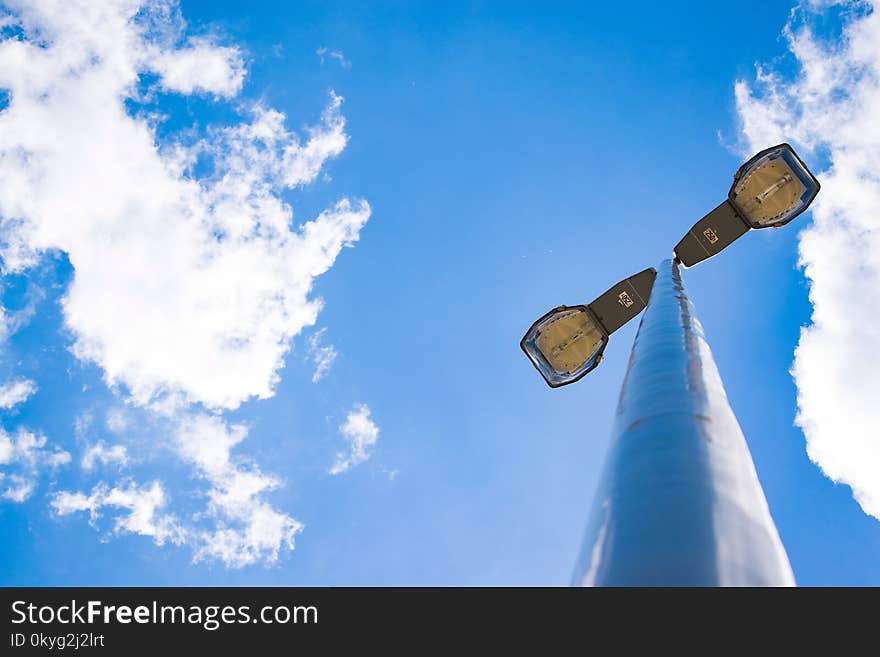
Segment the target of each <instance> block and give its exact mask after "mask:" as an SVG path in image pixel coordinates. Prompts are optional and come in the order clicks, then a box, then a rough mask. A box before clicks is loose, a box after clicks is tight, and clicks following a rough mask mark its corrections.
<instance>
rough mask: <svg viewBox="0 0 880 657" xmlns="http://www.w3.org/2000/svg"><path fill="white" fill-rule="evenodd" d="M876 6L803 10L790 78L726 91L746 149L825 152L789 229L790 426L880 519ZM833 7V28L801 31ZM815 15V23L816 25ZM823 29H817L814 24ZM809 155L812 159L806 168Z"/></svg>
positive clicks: (770, 77) (791, 37)
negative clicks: (792, 250) (794, 399)
mask: <svg viewBox="0 0 880 657" xmlns="http://www.w3.org/2000/svg"><path fill="white" fill-rule="evenodd" d="M878 8H880V5H878V3H876V2H871V3H855V2H852V3H847V4H845V5H844V6H843V11H840V9H841V8H840V7H836V8H835V7H831V8H829V6H827V3H822V4H820V3H814V4H813V5H811V6H809V7H808V8H802V9H800V10H798V11H797V12H795V13H794V14H793V17H792V20H791V22H790V23H789V25H788V26H787V27H786V29H785V36H786V39H787V41H788V46H789V49H790V51H791V53H792V54H793V56H794V58H795V60H796V62H797V72H796V74H795V75H793V76H789V75H784V74H782V73H777V72H775V71H768V70H765V69H762V68H759V69H758V75H757V79H756V80H755V81H754V82H753V83H747V82H745V81H740V82H738V83H737V85H736V101H737V109H738V112H739V116H740V118H741V120H742V128H743V132H744V134H745V137H746V141H747V142H748V148H749V151H754V150H756V149H758V148H763V147H766V146H767V145H770V144H774V143H778V142H780V141H784V140H788V141H791V142H793V143H795V145H796V147H797V148H798V149H802V150H804V151H806V152H807V153H810V152H812V153H814V154H823V155H827V157H828V160H829V162H830V166H829V167H828V168H827V169H826V170H825V171H822V172H820V173H819V175H818V177H819V179H820V182H821V183H822V190H821V191H820V193H819V196H818V197H817V199H816V201H815V203H814V204H813V206H812V207H813V213H812V214H813V221H812V223H811V224H807V227H806V228H805V229H804V230H803V231H802V232H801V234H800V249H799V250H800V263H801V265H802V266H803V267H804V271H805V274H806V276H807V278H808V279H809V283H810V301H811V302H812V304H813V314H812V318H811V324H810V325H809V326H807V327H805V328H804V329H802V331H801V336H800V342H799V344H798V346H797V349H796V351H795V360H794V365H793V367H792V374H793V376H794V379H795V382H796V384H797V389H798V415H797V424H798V425H799V426H800V427H801V428H802V429H803V431H804V435H805V436H806V439H807V453H808V454H809V456H810V458H811V459H812V460H813V461H814V462H815V463H817V464H818V465H819V466H820V467H821V468H822V470H823V471H824V472H825V474H827V475H828V476H829V477H830V478H831V479H833V480H834V481H836V482H842V483H845V484H848V485H849V486H851V487H852V490H853V493H854V496H855V498H856V500H857V501H858V502H859V504H860V505H861V506H862V508H863V509H864V511H865V512H866V513H868V514H870V515H872V516H874V517H876V518H880V476H878V475H880V432H878V427H880V406H878V405H877V400H878V399H880V378H878V377H877V376H876V372H875V370H876V354H878V353H880V327H878V324H877V318H878V317H880V297H878V295H877V290H878V289H880V215H878V208H880V175H878V171H880V11H878ZM828 11H839V12H840V13H839V16H840V18H841V20H842V24H843V31H842V34H841V35H840V36H839V38H835V39H831V40H826V39H822V38H819V37H817V36H816V34H815V30H813V29H811V25H812V24H814V23H813V21H814V20H815V19H817V17H818V16H821V15H822V14H824V13H825V12H828ZM820 21H821V18H820V19H818V20H816V21H815V24H819V22H820ZM825 24H826V25H827V24H828V23H827V22H826V23H825ZM815 160H816V157H815V156H814V158H813V159H811V160H810V161H811V162H814V161H815Z"/></svg>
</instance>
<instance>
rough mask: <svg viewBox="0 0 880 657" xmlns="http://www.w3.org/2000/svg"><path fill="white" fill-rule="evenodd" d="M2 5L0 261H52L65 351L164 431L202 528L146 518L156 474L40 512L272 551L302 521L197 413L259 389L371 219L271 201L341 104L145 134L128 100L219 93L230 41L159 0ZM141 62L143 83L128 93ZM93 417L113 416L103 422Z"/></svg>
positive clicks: (213, 547) (240, 433) (230, 66)
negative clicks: (298, 219)
mask: <svg viewBox="0 0 880 657" xmlns="http://www.w3.org/2000/svg"><path fill="white" fill-rule="evenodd" d="M7 4H8V5H9V7H10V8H11V10H12V14H11V17H10V19H9V23H10V24H14V25H16V26H19V27H20V28H21V36H15V37H10V38H7V39H5V40H3V41H0V89H3V90H7V91H8V92H9V98H10V102H9V105H8V106H7V107H6V108H5V109H4V110H2V111H0V258H2V273H10V272H19V273H20V272H25V271H27V270H28V268H30V267H32V266H34V265H35V264H36V263H37V262H39V260H40V258H41V257H43V255H44V254H47V253H52V252H58V251H60V252H64V253H65V254H66V255H67V258H68V259H69V261H70V263H71V265H72V267H73V278H72V282H71V283H70V285H69V288H68V290H67V292H66V294H65V296H64V299H63V308H62V309H63V316H64V321H65V325H66V328H67V329H68V330H69V331H70V333H71V335H72V336H73V340H74V342H73V346H72V350H73V353H74V354H75V355H76V356H77V357H78V358H79V359H81V360H83V361H88V362H92V363H95V364H96V365H98V366H99V367H100V368H101V369H102V371H103V374H104V379H105V381H106V383H107V384H108V385H109V386H111V387H112V388H113V389H114V390H116V391H117V392H119V394H120V395H122V396H123V397H125V401H126V402H127V403H130V404H133V405H134V406H140V407H142V408H145V409H149V410H150V411H151V412H153V413H155V414H156V417H163V418H164V420H163V421H167V422H170V423H172V426H177V427H178V429H179V430H178V431H177V432H176V433H177V442H178V443H179V450H178V451H179V453H180V455H181V456H182V457H183V458H184V459H185V460H186V461H187V462H188V463H189V464H190V465H191V466H192V467H194V468H195V470H196V472H197V474H198V476H199V477H200V479H201V481H204V482H206V483H207V485H208V489H207V494H206V495H207V499H208V509H207V511H206V512H205V513H203V514H200V518H202V519H209V520H211V521H212V522H213V524H212V525H211V526H208V527H202V526H201V525H198V523H195V524H192V526H190V523H188V522H186V523H183V522H181V521H178V520H177V519H175V517H174V516H172V515H170V514H165V515H162V514H160V512H159V509H161V508H163V507H164V506H165V505H166V503H167V501H168V498H169V496H167V495H166V493H165V490H164V488H163V485H162V483H161V482H160V481H154V482H153V483H152V484H151V485H150V486H149V487H141V486H139V485H137V484H135V483H133V482H127V483H123V484H120V485H116V486H113V487H110V486H109V485H107V484H101V485H99V486H97V487H95V488H94V489H92V491H91V493H89V494H85V493H77V492H64V493H60V494H59V495H58V496H57V497H56V498H55V501H54V504H55V507H56V510H57V511H58V513H59V514H61V515H63V514H65V513H72V512H74V511H75V510H81V511H88V512H89V514H90V517H92V519H93V521H94V520H95V519H97V517H98V516H99V515H100V514H104V513H112V514H114V515H115V517H116V524H115V530H114V531H116V532H121V531H131V532H136V533H140V534H144V535H146V536H151V537H152V538H153V539H154V541H155V542H157V543H163V542H165V541H166V540H170V541H172V542H174V543H188V544H190V545H192V546H193V549H194V550H195V558H196V559H220V560H222V561H223V562H224V563H226V564H227V565H229V566H232V567H238V566H242V565H247V564H250V563H254V562H256V561H259V560H263V561H268V562H272V561H274V560H276V559H277V558H278V556H279V554H280V552H281V551H283V550H288V549H293V539H294V536H295V534H296V533H297V532H299V531H300V530H301V529H302V525H301V524H300V523H299V522H298V521H296V520H294V519H293V518H291V517H290V516H288V515H287V514H285V513H283V512H281V511H278V510H276V509H275V508H274V507H273V506H271V504H270V503H269V502H268V501H267V498H266V496H267V494H268V493H269V492H271V491H272V490H274V489H276V488H278V487H279V486H280V485H281V482H280V481H279V480H278V479H276V478H275V477H273V476H272V475H269V474H264V473H263V472H262V471H261V470H260V469H259V468H258V467H257V466H256V465H255V464H252V463H249V462H248V461H247V460H246V459H244V457H242V456H239V457H235V458H233V457H232V455H231V454H230V450H232V448H233V447H235V446H236V445H237V444H238V443H239V442H240V441H241V440H242V439H243V438H244V436H245V434H246V430H245V429H244V428H242V427H240V426H228V425H227V424H226V422H225V421H224V420H223V419H222V417H221V416H219V415H212V414H209V413H205V412H203V410H197V409H204V408H207V409H208V410H209V411H211V412H212V413H217V412H222V411H224V410H228V409H235V408H237V407H238V406H239V405H240V404H241V403H243V402H244V401H246V400H248V399H253V398H267V397H270V396H271V395H272V394H273V393H274V387H275V385H276V383H277V381H278V377H279V374H278V372H279V370H280V368H281V366H282V364H283V359H284V356H285V355H286V353H287V352H288V350H289V349H290V345H291V342H292V339H293V338H294V336H296V335H297V334H299V333H300V332H301V331H302V330H303V329H304V328H305V327H308V326H312V325H313V324H314V323H315V321H316V318H317V316H318V313H319V311H320V309H321V306H322V300H321V299H318V298H314V297H312V296H311V292H312V286H313V282H314V279H315V278H316V277H317V276H319V275H321V274H322V273H324V272H326V271H327V270H328V269H329V268H330V267H332V266H333V264H334V262H335V260H336V258H337V256H338V255H339V254H340V252H341V250H342V249H343V248H344V247H346V246H352V245H353V244H354V243H355V242H356V241H357V240H358V237H359V233H360V230H361V228H362V227H363V226H364V224H365V223H366V222H367V220H368V219H369V217H370V207H369V205H368V204H367V203H366V201H362V200H351V199H348V198H342V199H339V200H338V201H337V202H335V203H334V204H332V205H330V206H329V207H328V208H326V209H325V210H324V211H323V212H321V213H319V214H318V216H317V217H315V218H313V219H311V220H310V221H306V222H304V223H301V224H300V225H297V224H295V223H294V221H293V211H292V209H291V207H290V206H289V205H288V203H287V202H286V201H285V200H284V198H283V195H284V194H285V193H286V192H287V191H288V190H290V189H291V188H294V187H298V186H302V185H306V184H308V183H310V182H313V181H314V180H316V179H318V177H319V175H320V174H321V173H322V172H323V170H324V167H325V165H326V163H327V162H328V160H330V159H332V158H334V157H336V156H338V155H339V154H340V153H341V152H342V151H343V149H344V148H345V146H346V144H347V140H348V137H347V135H346V133H345V120H344V117H343V116H342V114H341V105H342V98H341V97H340V96H337V95H336V94H334V93H332V92H331V96H330V101H329V104H328V106H327V108H326V110H325V111H324V113H323V114H322V116H321V119H320V121H319V122H318V124H317V125H315V126H313V127H311V128H307V129H306V130H305V132H304V135H303V137H300V136H299V135H297V134H295V133H293V132H291V131H289V130H288V129H287V128H286V127H285V125H286V117H285V115H284V114H283V113H281V112H278V111H277V110H274V109H272V108H269V107H265V106H262V105H259V104H258V105H255V106H253V107H251V108H250V109H246V107H247V106H246V105H245V104H243V103H240V102H238V103H237V104H236V106H235V107H236V108H245V109H242V110H241V111H242V112H245V113H246V118H245V119H244V120H242V121H241V122H240V123H237V124H234V125H228V126H225V127H222V126H221V127H217V126H215V127H210V128H208V129H207V130H206V131H205V132H204V133H203V134H201V137H200V138H198V137H194V136H193V135H197V134H198V133H196V132H194V131H195V128H193V130H184V131H181V132H180V133H178V134H177V136H174V135H172V136H170V137H168V136H166V137H163V138H162V139H159V138H158V137H157V134H158V132H157V129H158V126H159V124H158V123H157V122H158V121H161V119H160V118H157V117H160V116H161V111H159V110H156V109H152V110H150V111H149V112H148V111H147V110H144V113H143V114H132V113H131V112H130V111H129V109H128V106H127V102H128V101H135V102H136V103H137V102H141V103H144V102H150V99H151V98H152V99H155V98H157V97H158V95H157V94H154V93H153V90H155V89H157V88H158V89H161V90H164V91H169V92H177V93H181V94H191V93H200V94H206V95H208V96H209V98H208V100H209V101H211V100H213V101H215V102H219V101H220V100H221V99H233V98H235V97H236V95H237V94H238V93H239V90H240V89H241V88H242V84H243V80H244V77H245V69H244V64H243V62H244V57H243V55H242V53H241V52H240V50H239V49H238V48H236V47H234V46H228V45H222V44H220V43H219V42H218V41H217V39H214V38H208V37H201V38H199V39H186V38H185V32H186V25H185V23H184V22H183V19H182V17H181V16H180V13H179V10H178V8H177V5H176V3H175V2H173V1H172V0H111V1H108V2H105V3H98V2H94V1H93V0H27V1H25V0H12V1H11V2H8V3H7ZM144 74H147V75H144ZM149 74H155V75H157V76H158V82H156V83H155V84H153V86H152V87H151V88H147V89H144V85H148V86H149V84H150V83H149V82H148V81H149V79H150V77H149ZM196 128H197V126H196ZM107 426H108V427H109V428H110V430H111V431H116V432H118V430H121V429H120V428H121V427H122V424H118V425H117V424H116V423H115V420H111V418H110V417H109V416H108V418H107ZM114 426H115V427H117V428H114ZM120 447H121V446H120ZM102 449H103V448H102ZM108 449H111V450H112V449H115V448H108ZM101 454H103V455H104V456H106V455H107V453H106V451H102V452H101ZM121 455H122V452H121V451H119V452H116V453H115V456H113V457H110V458H111V460H112V459H115V460H117V461H119V460H120V459H121ZM126 456H127V453H126ZM68 458H69V455H68ZM101 458H102V457H100V456H98V453H97V452H96V453H95V454H94V455H93V456H92V457H91V458H90V459H84V462H85V463H88V464H89V465H94V464H95V463H96V462H98V461H101ZM85 463H84V464H85ZM197 525H198V526H197Z"/></svg>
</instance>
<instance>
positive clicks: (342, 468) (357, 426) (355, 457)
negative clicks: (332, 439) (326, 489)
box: [329, 404, 379, 475]
mask: <svg viewBox="0 0 880 657" xmlns="http://www.w3.org/2000/svg"><path fill="white" fill-rule="evenodd" d="M339 432H340V433H341V434H342V437H343V438H344V439H345V442H346V443H347V444H348V449H347V450H346V451H344V452H337V453H336V461H335V463H333V465H332V466H331V467H330V470H329V472H330V474H332V475H338V474H342V473H343V472H347V471H348V470H350V469H351V468H353V467H354V466H356V465H358V464H360V463H363V462H364V461H366V460H367V459H368V458H370V454H371V453H372V450H373V447H374V446H375V444H376V441H378V440H379V427H378V426H376V423H375V422H373V420H372V419H371V418H370V409H369V407H367V405H366V404H355V406H354V408H353V409H352V410H351V411H350V412H349V414H348V417H346V418H345V422H344V423H343V424H342V426H340V427H339Z"/></svg>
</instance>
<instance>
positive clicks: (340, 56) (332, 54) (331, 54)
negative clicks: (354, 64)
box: [315, 46, 351, 68]
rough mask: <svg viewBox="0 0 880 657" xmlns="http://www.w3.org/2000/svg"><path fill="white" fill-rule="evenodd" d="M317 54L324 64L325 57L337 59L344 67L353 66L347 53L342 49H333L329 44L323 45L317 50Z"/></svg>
mask: <svg viewBox="0 0 880 657" xmlns="http://www.w3.org/2000/svg"><path fill="white" fill-rule="evenodd" d="M315 54H316V55H317V56H318V57H320V58H321V64H322V65H323V64H324V57H328V58H330V59H333V60H336V62H337V63H338V64H339V65H340V66H341V67H342V68H351V62H350V61H348V60H347V59H346V58H345V54H344V53H343V52H342V51H341V50H331V49H330V48H328V47H327V46H321V47H320V48H318V49H317V50H316V51H315Z"/></svg>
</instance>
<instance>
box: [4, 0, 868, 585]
mask: <svg viewBox="0 0 880 657" xmlns="http://www.w3.org/2000/svg"><path fill="white" fill-rule="evenodd" d="M0 4H2V6H3V7H4V8H5V9H4V11H3V12H2V13H0V16H2V18H0V34H2V37H3V41H2V43H0V90H3V91H2V92H0V274H2V279H0V304H2V314H0V532H2V536H3V538H4V540H3V541H2V542H0V584H6V585H172V586H173V585H321V586H325V585H330V586H334V585H420V584H432V585H514V584H517V585H543V584H550V585H565V584H567V583H568V582H569V579H570V577H571V573H572V568H573V566H574V563H575V559H576V556H577V554H578V551H579V549H580V542H581V538H582V534H583V531H584V527H585V523H586V520H587V516H588V514H589V510H590V505H591V501H592V497H593V493H594V491H595V489H596V486H597V483H598V477H599V474H600V472H601V469H602V465H603V461H604V456H605V454H606V451H607V448H608V441H609V438H610V431H611V426H612V422H613V417H614V410H615V403H616V399H617V396H618V391H619V386H620V383H621V381H622V379H623V374H624V371H625V367H626V362H627V359H628V352H629V349H630V346H631V344H632V339H633V337H634V336H635V332H636V330H637V322H632V323H631V324H630V325H627V326H626V327H624V328H623V329H621V330H620V331H619V332H617V333H615V335H614V336H613V337H612V340H611V343H610V345H609V347H608V349H607V350H606V352H605V360H604V361H603V362H602V364H601V366H600V367H599V368H598V369H596V370H595V371H594V372H592V373H590V375H589V376H588V377H586V378H585V379H583V380H582V381H581V382H579V383H578V384H576V385H572V386H568V387H565V388H561V389H556V390H551V389H549V388H548V387H547V386H546V384H544V382H543V381H542V380H541V378H540V377H539V376H538V374H537V373H536V372H535V371H534V369H533V368H532V367H531V365H530V364H529V363H528V361H527V360H526V358H525V357H524V355H523V354H522V352H521V351H520V349H519V346H518V342H519V339H520V338H521V337H522V334H523V333H524V332H525V330H526V329H527V328H528V327H529V325H530V324H531V323H532V322H533V321H534V319H536V318H537V317H539V316H540V315H542V314H543V313H544V312H546V311H547V310H548V309H549V308H551V307H554V306H556V305H559V304H561V303H565V304H576V303H586V302H589V301H590V300H591V299H592V298H594V297H595V296H597V295H598V294H600V293H601V292H603V291H605V289H606V288H607V287H608V286H610V285H611V284H612V283H614V282H616V281H618V280H620V279H622V278H624V277H626V276H629V275H630V274H633V273H635V272H637V271H640V270H642V269H644V268H645V267H647V266H651V265H656V264H657V263H659V262H660V261H661V260H662V259H664V258H667V257H669V255H670V253H671V249H672V247H673V246H674V244H675V243H676V242H677V241H678V239H679V238H680V237H681V235H682V234H684V232H685V231H686V230H687V229H688V228H689V227H690V226H691V225H692V224H693V223H694V222H695V221H696V220H697V219H699V218H700V217H702V216H703V215H704V214H705V213H707V212H708V211H709V210H711V209H712V208H714V207H715V206H716V205H717V204H718V203H719V202H720V201H721V200H723V198H724V197H725V195H726V193H727V189H728V187H729V185H730V181H731V176H732V174H733V172H734V171H735V170H736V169H737V167H738V166H739V165H740V163H741V162H743V161H744V160H745V159H746V158H747V157H748V156H749V155H751V154H752V153H754V152H756V151H757V150H760V149H762V148H765V147H767V146H770V145H773V144H775V143H779V142H781V141H789V142H790V143H792V144H793V145H794V146H795V147H796V148H797V150H798V152H799V154H800V155H801V156H802V157H803V158H804V160H805V161H806V162H807V163H808V164H809V165H810V167H811V169H812V170H813V171H814V172H815V173H817V175H818V177H819V179H820V181H821V183H822V191H821V192H820V195H819V198H818V199H817V201H816V203H815V204H814V207H813V209H812V210H811V211H809V212H807V213H805V214H803V215H801V216H800V217H798V218H797V219H796V220H795V221H794V222H792V223H791V224H789V225H788V226H787V227H786V228H785V229H784V230H778V231H776V230H772V231H771V230H767V231H754V232H752V233H750V234H748V235H747V236H745V237H744V238H742V239H741V240H739V241H738V242H737V243H736V244H734V245H732V246H731V247H730V248H729V249H727V250H726V251H725V252H724V253H723V254H721V255H719V256H718V257H716V258H713V259H712V260H710V261H707V262H706V263H704V264H702V265H700V266H699V267H695V268H693V269H691V270H688V271H686V272H684V282H685V285H686V286H687V289H688V291H689V293H690V296H691V299H692V301H693V302H694V304H695V306H696V308H697V311H698V313H699V317H700V320H701V322H702V324H703V326H704V329H705V332H706V335H707V338H708V340H709V343H710V345H711V347H712V349H713V353H714V355H715V358H716V361H717V364H718V367H719V371H720V373H721V375H722V377H723V378H724V381H725V384H726V388H727V393H728V397H729V400H730V403H731V406H732V408H733V410H734V411H735V413H736V414H737V417H738V419H739V421H740V424H741V426H742V428H743V431H744V434H745V436H746V438H747V441H748V444H749V447H750V450H751V452H752V456H753V459H754V462H755V466H756V469H757V472H758V475H759V478H760V480H761V483H762V485H763V487H764V492H765V494H766V497H767V500H768V502H769V505H770V510H771V513H772V515H773V517H774V519H775V521H776V524H777V526H778V528H779V532H780V536H781V538H782V541H783V543H784V545H785V547H786V549H787V552H788V555H789V558H790V560H791V563H792V568H793V570H794V573H795V576H796V579H797V581H798V583H799V584H801V585H878V584H880V561H878V559H877V558H876V555H877V554H880V522H878V516H880V483H878V482H880V477H877V476H876V473H877V472H878V470H880V444H878V439H880V438H878V435H877V427H878V426H880V411H878V410H877V408H876V403H875V400H876V398H877V396H878V394H880V388H878V385H880V384H878V382H877V380H876V378H875V377H873V376H872V375H871V371H870V370H871V366H872V365H873V364H875V363H876V354H877V353H880V332H878V331H877V329H876V327H875V326H874V325H873V324H872V322H871V319H872V318H874V317H877V316H878V314H880V302H878V301H877V299H876V298H874V297H873V296H872V291H873V290H876V289H877V287H878V285H880V262H878V259H877V257H876V255H874V254H875V253H878V252H880V248H871V247H872V246H876V247H880V224H878V222H877V219H876V215H875V214H874V210H873V208H875V207H877V202H880V180H878V178H877V176H876V173H875V172H876V171H877V170H878V167H880V82H878V80H880V18H878V16H880V14H878V13H877V12H875V11H874V9H873V8H872V7H871V6H870V5H869V4H867V3H846V4H843V5H831V4H829V3H810V4H806V5H804V6H795V5H793V4H792V3H791V2H775V1H773V2H768V1H762V2H750V1H748V0H746V1H744V2H741V3H738V5H737V8H736V11H731V12H730V13H729V14H724V15H722V14H721V13H719V11H718V9H717V7H715V6H710V4H711V3H692V2H665V3H653V2H635V3H633V4H632V5H631V6H630V7H629V8H628V9H627V11H626V12H625V14H624V13H622V12H621V11H620V8H619V6H617V5H614V4H607V5H606V4H587V3H542V4H540V5H535V4H534V3H516V2H508V3H490V2H473V3H453V2H450V3H403V2H386V3H357V2H350V3H338V2H320V3H318V2H297V3H290V2H270V1H256V2H252V3H240V2H225V1H216V0H215V1H212V2H202V1H196V0H182V1H181V2H180V3H179V4H178V3H174V2H170V1H168V0H149V1H139V0H108V1H107V2H104V3H98V2H92V1H91V0H78V1H65V2H62V1H61V0H29V1H27V2H24V1H8V2H2V3H0ZM872 201H874V202H872Z"/></svg>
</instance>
